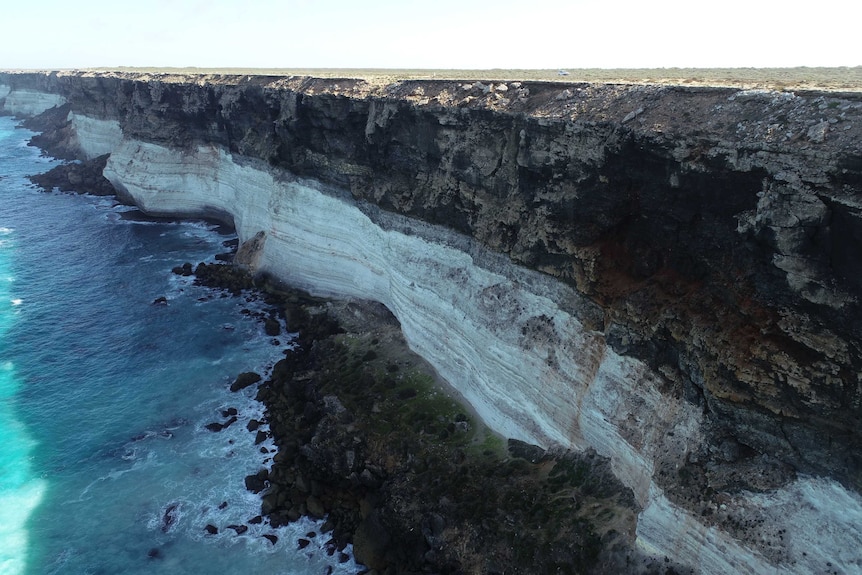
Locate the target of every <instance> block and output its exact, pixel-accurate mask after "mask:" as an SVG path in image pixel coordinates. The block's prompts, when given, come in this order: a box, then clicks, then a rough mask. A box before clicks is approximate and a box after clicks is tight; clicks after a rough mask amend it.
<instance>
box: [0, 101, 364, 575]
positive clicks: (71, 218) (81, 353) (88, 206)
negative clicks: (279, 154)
mask: <svg viewBox="0 0 862 575" xmlns="http://www.w3.org/2000/svg"><path fill="white" fill-rule="evenodd" d="M31 135H32V134H31V133H30V132H27V131H26V130H22V129H16V128H15V123H14V122H13V120H11V119H9V118H0V573H2V574H3V575H17V574H34V575H35V574H39V575H41V574H52V573H58V574H59V573H70V574H71V573H74V574H78V573H80V574H84V573H87V574H117V573H148V574H149V573H155V574H159V573H165V574H167V573H207V574H211V573H297V574H305V573H309V574H311V573H313V574H320V573H325V572H327V569H328V568H329V566H330V565H331V566H332V568H334V572H335V573H351V572H356V570H357V567H356V565H355V564H354V563H353V562H352V561H350V562H349V563H347V564H343V565H339V564H338V562H337V554H336V555H335V557H329V556H327V554H326V553H325V552H323V551H322V550H321V546H322V545H323V543H324V542H325V540H326V537H325V536H323V535H318V536H317V537H316V538H315V539H314V543H313V544H312V545H311V546H309V547H307V548H305V549H303V550H301V551H300V550H298V549H297V544H296V540H297V538H298V537H302V536H305V534H306V533H307V532H309V531H315V530H316V529H317V528H318V525H317V524H314V523H311V522H304V523H302V524H297V525H294V526H290V527H287V528H280V529H278V530H273V529H271V528H269V527H268V526H266V525H249V524H248V520H249V519H250V518H252V517H254V516H255V515H257V514H258V512H259V509H260V499H259V496H257V495H253V494H251V493H249V492H247V491H245V489H244V482H243V480H244V477H245V476H246V475H248V474H250V473H254V472H256V471H257V470H258V469H259V468H260V467H262V466H263V465H265V464H266V459H267V457H270V456H271V454H264V453H261V451H260V446H255V445H254V434H252V433H250V432H248V431H247V430H246V429H245V424H246V422H247V421H248V419H250V418H252V417H260V416H261V415H262V412H261V406H260V405H259V404H257V403H256V402H255V401H254V400H253V399H252V398H253V396H254V393H255V390H254V388H253V387H252V388H249V389H247V390H245V391H244V392H240V393H231V392H230V391H229V390H228V386H229V384H230V382H231V381H232V380H233V378H234V377H235V376H236V375H237V374H238V373H240V372H242V371H249V370H255V371H259V372H262V371H264V370H265V369H267V368H268V367H269V366H271V365H272V364H273V363H274V362H275V361H276V360H277V359H278V358H279V357H281V353H282V349H283V345H282V346H276V345H273V344H272V342H271V338H267V337H266V335H265V334H264V333H263V327H262V325H260V324H259V323H258V322H257V321H255V320H254V319H251V318H249V317H247V316H245V315H243V314H241V313H240V310H241V309H242V308H243V307H248V306H254V305H257V304H256V303H254V302H252V303H248V302H246V301H245V299H244V298H224V297H221V296H220V294H218V293H216V292H213V291H211V290H208V289H207V288H202V287H197V286H193V285H192V283H191V281H190V280H189V278H182V277H180V276H177V275H174V274H172V273H171V272H170V270H171V268H172V267H173V266H175V265H179V264H182V263H183V262H186V261H189V262H193V263H196V262H198V261H207V260H211V259H212V257H213V255H214V254H216V253H218V252H220V251H224V248H223V247H222V242H224V241H225V240H226V239H227V237H226V236H225V235H223V234H220V233H218V231H217V230H216V229H215V228H214V226H211V225H208V224H204V223H201V222H198V223H194V222H185V223H179V222H157V223H154V222H140V221H134V220H132V219H128V218H123V217H122V215H123V213H124V212H127V211H128V210H129V208H127V207H123V206H118V205H116V204H115V202H114V200H113V199H106V198H95V197H90V196H79V195H69V194H61V193H44V192H40V191H38V190H37V189H36V188H35V187H34V186H32V185H31V184H30V183H29V182H28V181H27V180H26V178H25V176H26V175H27V174H33V173H38V172H43V171H46V170H48V169H49V168H50V167H51V166H52V165H54V161H53V160H49V159H46V158H42V157H39V152H38V151H37V150H35V149H34V148H31V147H28V146H27V145H26V141H27V139H28V138H29V137H30V136H31ZM160 296H165V297H166V298H167V299H168V305H154V304H153V301H154V299H156V298H158V297H160ZM282 339H283V338H282ZM283 343H284V342H283V341H282V344H283ZM229 407H234V408H236V409H237V410H238V411H239V415H240V420H239V421H238V422H237V423H236V424H234V425H232V426H231V427H230V428H228V429H226V430H224V431H222V432H220V433H213V432H210V431H207V430H206V429H205V428H204V426H205V425H206V424H207V423H210V422H213V421H220V422H221V421H224V420H225V418H224V417H223V416H222V414H221V411H222V410H225V409H227V408H229ZM264 446H265V447H267V448H269V449H272V445H271V444H269V443H265V444H264ZM224 503H226V504H227V505H226V506H225V505H224ZM168 510H170V511H169V513H168V514H169V515H170V516H171V517H172V520H171V521H170V522H169V525H166V524H165V523H166V522H165V514H166V512H168ZM208 524H212V525H214V526H216V527H218V528H219V533H218V534H217V535H214V536H213V535H208V534H207V533H206V531H205V529H204V527H205V526H206V525H208ZM231 524H235V525H248V526H249V531H248V532H246V533H245V534H243V535H237V534H236V533H235V532H234V530H232V529H229V528H227V526H228V525H231ZM264 534H275V535H276V536H277V537H278V542H277V543H276V544H272V543H271V542H270V541H269V540H268V539H266V538H263V537H262V535H264Z"/></svg>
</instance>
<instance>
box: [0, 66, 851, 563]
mask: <svg viewBox="0 0 862 575" xmlns="http://www.w3.org/2000/svg"><path fill="white" fill-rule="evenodd" d="M0 87H5V88H2V89H0V98H5V109H6V110H7V111H10V112H13V113H21V114H35V113H39V112H41V111H43V110H45V109H48V108H51V107H54V106H58V105H62V104H64V103H65V105H66V106H67V107H68V110H69V111H68V116H67V120H68V124H67V125H66V126H65V128H64V129H63V130H61V131H60V132H59V133H60V134H61V136H60V137H59V138H58V139H59V140H60V141H59V142H54V143H55V144H59V145H67V146H71V147H76V148H77V149H78V150H79V151H80V152H81V153H83V155H85V156H87V157H95V156H99V155H102V154H105V153H111V154H112V156H111V159H110V160H109V161H108V166H107V168H106V175H107V176H108V177H109V179H111V180H112V182H114V183H115V185H116V186H117V187H118V188H119V189H120V190H121V191H122V192H124V193H126V194H127V195H128V197H129V198H130V199H132V200H133V201H135V202H137V203H138V204H139V205H141V206H142V207H143V208H144V209H146V210H148V211H150V212H153V213H187V214H207V215H220V216H221V217H224V218H226V219H231V220H232V221H233V222H234V223H236V225H237V227H238V229H239V231H240V235H241V237H242V236H245V237H244V238H243V239H248V238H251V237H252V236H254V235H255V234H257V233H258V232H259V231H264V232H265V234H266V239H265V249H264V252H263V255H262V259H261V260H260V263H259V265H260V266H261V269H267V270H268V271H272V272H274V273H277V274H279V275H281V276H282V277H286V278H287V279H291V280H293V281H294V282H295V283H298V284H300V285H302V286H303V287H306V288H308V289H311V290H315V289H316V290H318V291H321V292H328V293H338V294H341V295H349V296H358V297H372V298H374V299H378V300H379V301H382V302H383V303H385V304H386V305H387V306H389V307H390V308H391V309H393V311H394V312H395V314H396V316H398V317H399V319H400V320H401V321H402V325H403V326H404V329H405V333H406V334H407V336H408V340H409V341H411V345H414V347H417V349H419V350H421V351H422V352H423V354H424V355H426V356H433V357H431V360H432V363H433V364H434V365H435V366H436V367H437V368H438V369H439V370H440V371H441V373H442V374H443V375H444V376H446V377H447V379H449V380H450V381H451V382H453V385H455V386H456V387H458V388H459V389H460V390H461V391H462V392H463V393H465V395H466V396H467V398H468V399H470V400H471V402H473V403H474V404H476V405H478V406H479V408H480V413H482V414H483V416H484V417H485V418H486V419H488V420H489V421H490V422H491V423H492V424H493V425H495V427H497V429H499V430H501V431H503V432H505V433H507V434H508V435H511V436H515V437H519V438H522V439H525V440H529V441H534V442H537V443H543V444H550V443H560V444H564V445H567V446H575V447H585V446H588V445H589V446H593V447H596V448H597V449H598V450H599V452H600V453H603V454H604V455H606V456H608V457H616V458H617V459H616V460H615V461H616V463H615V470H616V471H617V473H618V474H619V475H621V476H622V477H624V481H625V482H626V483H627V485H629V486H631V487H632V489H633V490H634V491H635V494H636V496H637V498H638V500H639V501H640V503H641V504H642V505H643V506H644V508H645V511H644V514H643V517H642V521H641V524H639V528H638V530H639V533H638V535H639V537H640V538H641V540H642V542H643V543H644V545H645V547H647V548H650V549H651V550H653V551H656V552H659V553H667V554H669V555H674V556H679V557H681V559H682V560H683V561H684V562H688V563H690V564H693V565H698V566H700V567H701V568H702V569H704V570H707V571H714V572H722V570H726V569H728V568H729V569H737V570H743V571H745V570H748V571H753V572H756V571H759V570H761V569H762V568H763V566H764V565H780V566H781V567H782V568H787V569H790V570H795V569H796V567H793V566H796V565H799V566H800V567H799V568H800V569H802V570H805V569H807V568H812V569H813V568H815V567H816V565H815V564H814V563H810V561H814V559H811V558H810V556H809V555H807V554H806V555H805V557H806V558H807V559H803V556H802V555H801V554H799V553H796V552H794V551H792V550H790V549H788V548H786V547H785V546H784V544H778V543H776V544H775V548H773V546H772V543H770V544H769V545H768V546H767V545H766V544H765V543H757V544H750V543H749V542H745V543H742V546H743V548H750V546H751V545H754V547H753V549H754V551H752V553H754V555H753V557H754V558H752V559H750V561H749V560H748V559H746V560H741V561H740V562H738V563H734V562H733V561H731V562H730V563H728V562H727V558H726V557H725V558H723V559H721V560H720V559H719V558H718V557H717V556H718V554H719V553H720V552H719V551H716V549H719V548H724V549H728V548H727V547H726V545H731V546H732V545H736V543H733V540H734V537H736V538H742V539H744V538H746V537H748V536H749V535H750V534H746V532H744V530H742V528H741V527H739V526H736V527H734V525H735V520H734V519H733V518H730V517H728V516H727V515H724V516H723V517H722V518H720V519H716V518H714V517H711V516H712V514H713V512H714V510H718V509H719V508H722V509H724V508H727V507H728V506H730V507H732V508H734V509H737V510H738V511H739V513H740V515H741V516H743V517H752V516H756V517H761V516H764V514H766V515H768V514H769V512H768V508H769V507H770V505H772V506H775V505H778V506H779V507H780V508H781V509H782V510H783V511H782V513H785V514H789V515H788V516H792V517H795V518H796V520H798V519H800V518H801V517H802V516H801V515H798V514H797V515H793V513H790V512H788V511H787V509H788V508H790V507H793V506H794V505H796V507H794V509H797V511H798V509H799V508H800V505H801V504H800V503H799V502H800V501H802V502H808V503H809V504H810V505H809V506H811V505H813V506H815V507H816V505H815V503H812V502H821V501H824V500H827V499H830V498H831V499H835V498H836V497H837V495H835V493H839V492H840V493H841V495H840V497H842V498H847V501H849V503H847V502H845V503H844V504H843V505H844V507H845V508H846V509H850V508H854V509H855V507H853V506H854V505H858V496H856V495H855V494H854V493H853V492H852V491H851V492H849V493H848V492H845V491H842V490H841V489H840V488H839V487H837V486H832V487H830V486H829V485H831V484H829V485H827V484H821V483H817V482H816V481H815V482H814V483H800V482H799V481H796V480H795V479H794V474H795V472H802V473H804V474H811V475H824V476H827V477H831V478H834V479H837V480H838V481H840V482H841V483H843V484H844V485H845V486H848V487H850V488H851V490H858V489H859V487H860V485H862V461H860V458H862V455H860V454H862V451H860V447H862V437H860V427H859V422H860V415H862V405H860V399H862V381H860V378H862V376H860V373H862V355H860V353H862V352H860V342H862V327H860V325H862V323H860V319H862V313H860V310H862V308H860V302H859V295H860V292H862V263H860V259H859V258H858V254H859V253H862V250H860V248H862V219H860V218H862V212H860V210H862V97H859V96H858V95H850V94H834V93H832V94H830V93H809V94H790V93H774V92H764V91H740V90H734V89H719V88H714V89H704V88H700V89H687V88H672V87H671V88H669V87H652V86H611V85H608V86H596V85H560V84H553V85H544V84H520V83H517V82H508V83H494V84H490V85H489V84H484V85H483V84H480V83H475V84H459V83H452V82H444V81H440V82H430V81H425V82H403V83H397V84H392V85H387V86H374V85H370V84H366V83H364V82H362V81H358V80H325V81H324V80H315V79H309V78H267V77H184V78H183V77H170V76H131V75H118V74H102V75H98V74H50V75H44V74H0ZM147 166H149V167H147ZM148 170H149V171H148ZM147 174H148V175H147ZM381 246H382V247H381ZM393 270H395V271H393ZM396 271H397V273H396ZM456 315H458V318H459V319H457V320H456V319H455V316H456ZM455 321H458V322H459V323H458V324H457V325H456V324H455V323H453V322H455ZM435 322H437V323H440V325H439V326H436V327H435V326H434V324H435ZM432 336H433V337H432ZM444 337H445V339H446V341H441V339H442V338H444ZM465 349H466V350H467V351H465ZM531 378H538V379H532V380H531ZM537 382H538V383H537ZM794 481H796V482H794ZM781 489H784V491H781ZM830 489H835V490H837V491H835V492H834V493H833V494H832V495H828V494H824V493H831V492H830V491H829V490H830ZM776 490H777V491H776ZM741 493H747V494H748V495H744V496H743V495H739V494H741ZM758 493H762V494H760V495H758ZM758 498H759V499H758ZM794 498H795V501H796V504H794V503H792V501H793V500H794ZM842 501H843V500H842ZM734 506H735V507H734ZM794 513H796V512H795V511H794ZM679 514H681V515H679ZM746 514H747V515H746ZM719 515H721V513H716V516H719ZM698 516H700V517H703V518H702V519H698V520H695V519H694V518H695V517H698ZM806 517H808V516H806ZM823 517H825V516H821V517H820V519H818V520H814V519H812V518H811V517H808V519H806V520H807V521H809V522H810V523H811V525H812V526H813V525H820V526H822V525H824V523H823V522H824V521H825V524H826V525H834V523H835V521H836V520H835V518H834V517H832V516H830V517H831V519H830V518H826V519H824V518H823ZM771 521H773V522H774V523H775V524H781V521H780V517H777V516H775V517H772V519H771ZM768 523H769V522H768ZM686 530H688V531H690V532H691V533H683V532H684V531H686ZM725 536H727V537H725ZM758 536H759V537H763V538H767V537H769V538H771V537H772V535H771V534H766V533H758ZM848 536H849V537H850V540H849V541H844V540H841V543H840V545H841V546H843V547H845V548H846V547H848V545H849V546H851V547H852V546H853V545H854V542H855V541H856V539H854V537H856V538H857V539H858V538H859V532H858V528H857V529H856V530H853V529H851V530H850V535H848ZM687 538H688V539H687ZM782 539H783V537H782ZM695 540H696V542H694V543H692V541H695ZM770 540H771V539H770ZM681 541H684V542H685V545H680V542H681ZM776 541H777V539H776ZM686 545H694V546H699V547H697V550H692V549H685V546H686ZM710 546H711V547H710ZM722 546H725V547H722ZM858 547H859V546H858V545H856V548H858ZM706 548H711V549H712V551H711V552H710V553H708V554H705V552H703V551H701V550H702V549H706ZM809 552H810V549H809ZM726 555H727V553H726ZM827 556H828V557H830V558H832V559H834V557H832V556H831V555H827ZM821 558H823V557H821V556H817V560H819V559H821ZM722 560H723V561H725V562H724V563H722V562H721V561H722ZM807 561H808V562H809V563H806V562H807ZM824 563H825V561H824ZM836 564H841V565H843V566H844V567H845V568H849V569H851V570H852V569H853V568H854V566H855V568H857V569H858V568H860V565H862V559H860V558H859V557H856V556H850V557H842V558H840V562H839V563H836Z"/></svg>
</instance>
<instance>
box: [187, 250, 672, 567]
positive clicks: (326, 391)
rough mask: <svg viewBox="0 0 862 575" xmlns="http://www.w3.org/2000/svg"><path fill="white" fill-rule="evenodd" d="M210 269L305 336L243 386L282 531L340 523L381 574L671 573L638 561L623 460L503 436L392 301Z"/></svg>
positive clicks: (272, 514) (340, 531)
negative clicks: (327, 294) (456, 388)
mask: <svg viewBox="0 0 862 575" xmlns="http://www.w3.org/2000/svg"><path fill="white" fill-rule="evenodd" d="M205 268H206V269H205V270H204V271H205V272H206V276H207V278H209V279H204V281H203V282H202V283H203V284H204V285H208V286H210V287H216V288H221V289H224V290H226V291H228V292H232V293H233V294H234V295H237V294H238V293H239V291H238V290H239V289H240V288H243V287H249V286H251V285H252V284H254V287H253V288H252V289H253V290H255V291H259V292H260V294H261V296H260V297H261V298H262V299H264V300H265V301H266V303H267V306H268V307H269V308H270V310H271V311H270V315H269V317H270V318H273V317H278V318H279V320H280V321H283V322H284V323H285V324H286V325H287V329H288V330H290V331H291V332H297V336H296V340H295V341H293V342H292V343H291V345H290V347H289V348H287V349H285V351H284V354H285V359H283V360H281V361H279V362H278V363H277V364H276V365H275V366H274V367H273V369H272V372H271V373H270V374H269V376H268V377H265V378H264V379H263V380H262V381H260V383H257V382H255V381H254V380H255V379H256V378H254V377H248V375H249V374H240V375H239V376H238V378H237V380H236V382H235V384H234V386H235V387H234V388H235V389H236V390H239V389H243V388H245V387H246V386H248V385H257V386H258V387H257V395H256V399H257V400H258V401H260V402H262V403H263V404H264V405H265V406H266V416H265V420H261V421H253V422H252V423H250V425H249V431H250V432H253V433H256V434H257V440H258V441H257V443H259V442H260V441H262V440H263V439H264V438H265V437H266V436H271V437H272V438H273V440H274V443H275V445H276V447H277V449H278V452H277V453H276V454H275V455H274V456H273V463H272V466H271V467H270V468H262V469H261V470H260V471H259V472H257V473H253V474H251V475H249V476H248V477H247V478H246V488H247V489H249V490H250V491H252V492H254V493H260V495H261V498H262V505H261V516H262V517H263V520H264V521H266V522H269V524H270V525H271V526H272V527H273V528H277V527H279V526H280V525H284V524H287V523H289V522H292V521H296V520H298V519H300V518H302V517H309V518H312V519H317V520H322V519H326V522H325V523H324V526H323V528H322V530H321V534H320V535H319V536H321V537H328V538H329V540H328V541H327V543H326V544H325V548H326V549H327V552H328V553H329V554H330V555H333V554H335V553H338V554H339V560H341V561H346V560H347V559H348V557H347V556H346V555H344V553H343V552H342V551H343V550H344V548H345V546H346V545H347V544H352V545H353V552H354V555H355V557H356V561H357V562H358V563H363V564H365V565H366V566H367V567H368V569H369V570H370V571H369V572H370V573H408V572H428V571H429V570H430V571H431V572H436V573H457V572H467V573H493V572H501V573H502V572H514V573H535V572H559V573H604V572H611V571H613V572H620V573H623V572H629V573H631V572H645V571H649V570H650V569H657V568H658V567H659V566H660V565H663V567H668V566H669V564H668V563H664V564H660V563H659V562H657V561H655V560H653V559H650V558H648V557H646V556H644V555H643V554H641V553H640V552H639V551H637V550H636V549H635V547H634V538H635V527H636V520H637V511H638V507H637V504H636V503H635V501H634V498H633V496H632V493H631V490H630V489H627V488H625V487H624V486H623V485H622V484H620V483H619V481H618V480H617V479H616V478H615V477H614V476H613V473H612V471H611V469H610V466H609V463H608V460H606V459H604V458H602V457H600V456H598V455H597V454H596V453H595V452H593V451H588V452H585V453H580V454H579V453H573V452H567V451H560V450H550V451H546V450H544V449H541V448H538V447H536V446H530V445H528V444H525V443H522V442H518V441H514V440H509V441H508V442H506V440H505V439H503V438H500V437H499V436H497V435H496V434H494V433H493V432H492V431H491V430H490V429H488V428H487V427H485V426H484V424H482V422H481V420H479V419H478V418H477V417H476V416H475V415H474V414H471V413H470V410H469V408H468V407H466V406H464V405H462V404H460V403H459V402H458V401H457V400H455V399H453V398H452V397H451V395H452V393H453V390H451V389H447V385H446V384H445V382H444V381H442V380H440V379H439V377H438V376H437V374H436V373H435V372H434V370H433V368H432V367H431V366H430V365H428V364H427V362H425V361H424V360H423V359H422V358H420V357H419V356H417V355H416V354H415V353H413V352H412V351H411V350H410V349H409V347H408V346H407V343H406V341H405V340H404V338H403V335H402V334H401V331H400V326H399V324H398V322H397V320H396V319H395V318H394V317H393V316H392V315H391V313H390V312H389V311H388V310H386V308H384V307H383V306H382V305H380V304H377V303H375V302H369V301H361V300H355V299H353V300H332V299H325V298H316V297H311V296H309V295H308V294H306V293H304V292H302V291H301V290H296V289H292V288H290V287H288V286H285V285H283V284H279V283H278V282H276V281H274V280H272V279H271V278H257V279H256V280H252V278H251V276H250V275H247V274H246V273H245V272H244V271H243V270H241V269H239V268H237V267H235V266H233V265H232V264H221V265H208V266H205ZM214 268H221V269H215V270H214ZM200 269H201V268H198V270H197V271H200ZM178 271H179V270H175V273H177V272H178ZM195 273H196V275H197V272H195ZM198 277H200V276H198ZM259 319H260V320H261V321H265V318H263V317H260V318H259ZM272 335H277V334H276V333H275V332H273V333H272ZM249 382H252V383H249ZM234 388H232V390H233V389H234ZM259 426H260V427H259ZM267 426H268V431H267V430H266V427H267ZM531 493H532V495H529V494H531ZM525 494H528V495H525ZM303 543H304V542H303V541H302V540H300V541H299V542H298V544H299V545H300V546H302V545H303ZM305 543H306V544H307V542H305ZM633 566H636V567H635V568H633Z"/></svg>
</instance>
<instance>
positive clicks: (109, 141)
mask: <svg viewBox="0 0 862 575" xmlns="http://www.w3.org/2000/svg"><path fill="white" fill-rule="evenodd" d="M69 122H71V124H72V127H73V129H74V130H75V135H76V136H77V139H78V145H79V147H80V148H81V152H82V153H83V154H84V156H85V157H86V158H87V159H88V160H89V159H92V158H95V157H97V156H101V155H104V154H110V153H111V152H112V151H113V150H114V149H116V148H117V147H118V146H119V145H120V143H121V142H122V141H123V130H122V129H120V123H119V122H117V121H116V120H98V119H96V118H91V117H89V116H84V115H82V114H76V113H74V112H69Z"/></svg>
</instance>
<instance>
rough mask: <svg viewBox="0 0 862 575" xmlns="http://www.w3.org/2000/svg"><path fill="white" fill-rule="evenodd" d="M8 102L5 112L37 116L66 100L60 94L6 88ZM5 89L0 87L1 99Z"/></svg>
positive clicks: (5, 105) (4, 108) (5, 104)
mask: <svg viewBox="0 0 862 575" xmlns="http://www.w3.org/2000/svg"><path fill="white" fill-rule="evenodd" d="M4 87H5V89H6V90H5V91H6V96H5V98H6V101H5V103H4V105H3V110H4V111H5V112H7V113H9V114H14V115H16V116H36V115H39V114H41V113H42V112H44V111H45V110H50V109H51V108H54V107H56V106H62V105H63V104H65V103H66V98H64V97H63V96H60V95H58V94H49V93H46V92H37V91H36V90H12V89H11V88H9V86H4ZM2 93H3V87H0V98H2V97H3V96H2Z"/></svg>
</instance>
